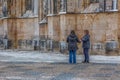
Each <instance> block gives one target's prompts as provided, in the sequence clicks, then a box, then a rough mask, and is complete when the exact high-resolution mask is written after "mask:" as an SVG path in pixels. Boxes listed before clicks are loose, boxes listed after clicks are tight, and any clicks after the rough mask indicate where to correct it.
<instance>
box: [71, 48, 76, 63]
mask: <svg viewBox="0 0 120 80" xmlns="http://www.w3.org/2000/svg"><path fill="white" fill-rule="evenodd" d="M69 63H70V64H71V63H74V64H75V63H76V50H70V51H69Z"/></svg>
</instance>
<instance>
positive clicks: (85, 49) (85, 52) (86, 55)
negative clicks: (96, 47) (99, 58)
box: [83, 48, 89, 62]
mask: <svg viewBox="0 0 120 80" xmlns="http://www.w3.org/2000/svg"><path fill="white" fill-rule="evenodd" d="M83 51H84V57H85V60H84V61H85V62H89V48H84V49H83Z"/></svg>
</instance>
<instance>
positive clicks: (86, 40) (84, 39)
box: [82, 35, 90, 49]
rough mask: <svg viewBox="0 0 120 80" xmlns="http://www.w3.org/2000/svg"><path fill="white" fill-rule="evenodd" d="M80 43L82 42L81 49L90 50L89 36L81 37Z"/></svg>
mask: <svg viewBox="0 0 120 80" xmlns="http://www.w3.org/2000/svg"><path fill="white" fill-rule="evenodd" d="M82 42H83V44H82V47H83V48H87V49H89V48H90V35H85V36H83V38H82Z"/></svg>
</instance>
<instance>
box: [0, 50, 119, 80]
mask: <svg viewBox="0 0 120 80" xmlns="http://www.w3.org/2000/svg"><path fill="white" fill-rule="evenodd" d="M82 59H83V58H82V56H78V57H77V62H78V63H77V64H68V55H62V54H54V53H53V54H51V53H39V52H26V51H19V52H18V51H14V52H13V51H1V52H0V80H120V57H119V56H118V57H115V56H111V57H107V56H91V63H90V64H83V63H81V61H82Z"/></svg>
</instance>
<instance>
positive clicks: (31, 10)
mask: <svg viewBox="0 0 120 80" xmlns="http://www.w3.org/2000/svg"><path fill="white" fill-rule="evenodd" d="M0 1H1V2H0V3H1V4H0V6H1V7H0V15H1V19H0V30H1V32H0V35H1V36H3V35H5V34H6V32H7V34H8V37H9V39H10V40H12V41H13V42H14V46H13V47H15V48H19V41H23V43H24V42H25V40H28V41H29V40H31V41H33V40H37V42H39V40H42V41H43V43H44V42H45V41H46V42H47V41H48V42H49V44H50V47H51V48H53V44H54V42H55V43H56V44H58V46H59V44H60V45H62V46H63V45H64V47H65V45H66V44H65V43H66V37H67V36H68V35H69V33H70V31H71V30H75V31H76V33H77V35H78V36H79V38H81V37H82V36H83V31H84V30H85V29H88V30H89V31H90V35H91V53H92V54H101V55H102V54H105V49H106V46H108V48H110V47H111V46H112V48H114V49H117V50H119V48H118V47H119V45H118V43H119V42H120V33H119V31H120V25H119V21H120V13H119V10H120V4H119V3H120V0H0ZM6 15H7V16H6ZM108 43H109V44H110V46H109V45H106V44H108ZM116 43H117V44H116ZM20 44H21V43H20ZM46 46H47V44H46V45H45V44H43V47H44V48H46ZM24 48H26V46H24V45H23V46H22V49H24ZM28 48H29V47H28ZM51 48H50V49H51ZM79 48H80V50H79V53H80V52H82V50H81V44H79ZM54 49H57V48H56V47H55V46H54ZM58 50H59V49H58ZM117 53H118V52H117ZM118 54H119V53H118Z"/></svg>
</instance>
